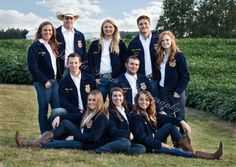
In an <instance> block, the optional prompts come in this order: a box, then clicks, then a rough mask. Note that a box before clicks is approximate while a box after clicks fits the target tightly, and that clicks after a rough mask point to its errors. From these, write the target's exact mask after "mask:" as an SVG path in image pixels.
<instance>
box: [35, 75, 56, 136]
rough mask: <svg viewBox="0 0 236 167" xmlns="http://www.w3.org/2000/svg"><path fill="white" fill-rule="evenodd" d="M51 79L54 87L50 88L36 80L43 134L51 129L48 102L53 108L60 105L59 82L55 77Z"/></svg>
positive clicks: (40, 123) (39, 117) (39, 118)
mask: <svg viewBox="0 0 236 167" xmlns="http://www.w3.org/2000/svg"><path fill="white" fill-rule="evenodd" d="M49 81H50V82H51V84H52V87H51V88H48V89H46V88H45V85H44V84H43V83H41V82H34V87H35V90H36V93H37V100H38V110H39V111H38V122H39V128H40V132H41V134H42V133H43V132H45V131H47V130H50V122H49V119H48V104H50V106H51V108H52V109H54V108H58V107H60V101H59V95H58V83H57V81H56V80H54V79H51V80H49Z"/></svg>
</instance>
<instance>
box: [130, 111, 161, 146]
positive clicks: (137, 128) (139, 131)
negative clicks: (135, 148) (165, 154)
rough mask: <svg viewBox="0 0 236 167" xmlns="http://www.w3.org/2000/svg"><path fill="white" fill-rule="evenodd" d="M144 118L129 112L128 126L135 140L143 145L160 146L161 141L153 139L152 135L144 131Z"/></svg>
mask: <svg viewBox="0 0 236 167" xmlns="http://www.w3.org/2000/svg"><path fill="white" fill-rule="evenodd" d="M143 121H144V120H143V119H141V118H139V116H137V115H135V116H134V115H133V114H131V116H130V126H131V132H132V133H133V135H134V139H135V141H136V142H138V143H140V144H143V145H144V146H145V147H149V148H153V149H159V148H161V142H160V141H158V140H156V139H154V137H153V136H152V135H148V134H146V132H145V128H144V126H145V122H143Z"/></svg>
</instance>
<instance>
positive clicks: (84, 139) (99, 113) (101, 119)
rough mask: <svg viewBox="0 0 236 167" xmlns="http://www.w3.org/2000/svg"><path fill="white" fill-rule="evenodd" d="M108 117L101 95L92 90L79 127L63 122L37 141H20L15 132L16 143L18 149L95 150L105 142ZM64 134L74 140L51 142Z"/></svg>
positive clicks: (67, 121)
mask: <svg viewBox="0 0 236 167" xmlns="http://www.w3.org/2000/svg"><path fill="white" fill-rule="evenodd" d="M108 115H109V113H108V112H107V111H106V110H105V107H104V103H103V98H102V94H101V93H100V92H99V91H97V90H93V91H91V92H90V93H89V95H88V102H87V110H86V112H85V114H84V116H83V118H82V121H81V124H80V127H78V126H76V125H75V124H73V123H72V122H70V121H69V120H63V121H62V122H61V123H60V124H59V126H58V127H56V128H55V129H53V130H52V131H47V132H45V133H43V134H42V135H41V137H40V138H39V139H38V140H21V139H20V136H19V132H18V131H17V132H16V143H17V145H18V146H19V147H42V148H77V149H85V150H92V149H96V148H98V147H100V146H102V145H104V144H105V143H106V142H107V135H106V131H107V127H108ZM64 134H69V135H72V136H74V140H64V141H63V140H60V141H59V140H57V141H52V140H53V139H58V138H60V137H61V136H63V135H64ZM50 141H52V142H50Z"/></svg>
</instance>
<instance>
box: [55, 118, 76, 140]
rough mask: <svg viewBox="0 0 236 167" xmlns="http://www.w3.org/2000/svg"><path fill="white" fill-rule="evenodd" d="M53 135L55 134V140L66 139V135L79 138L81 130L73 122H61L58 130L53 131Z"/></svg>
mask: <svg viewBox="0 0 236 167" xmlns="http://www.w3.org/2000/svg"><path fill="white" fill-rule="evenodd" d="M52 133H53V134H54V139H61V137H64V136H65V135H67V136H68V135H72V136H74V137H77V136H78V135H79V134H80V128H79V127H77V126H76V125H75V124H73V123H72V122H71V121H69V120H66V119H65V120H63V121H61V122H60V124H59V126H58V127H57V128H55V129H53V130H52Z"/></svg>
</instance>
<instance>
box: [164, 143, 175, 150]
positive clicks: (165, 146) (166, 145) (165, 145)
mask: <svg viewBox="0 0 236 167" xmlns="http://www.w3.org/2000/svg"><path fill="white" fill-rule="evenodd" d="M161 147H164V148H169V149H172V148H174V147H172V146H169V145H168V144H165V143H161Z"/></svg>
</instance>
